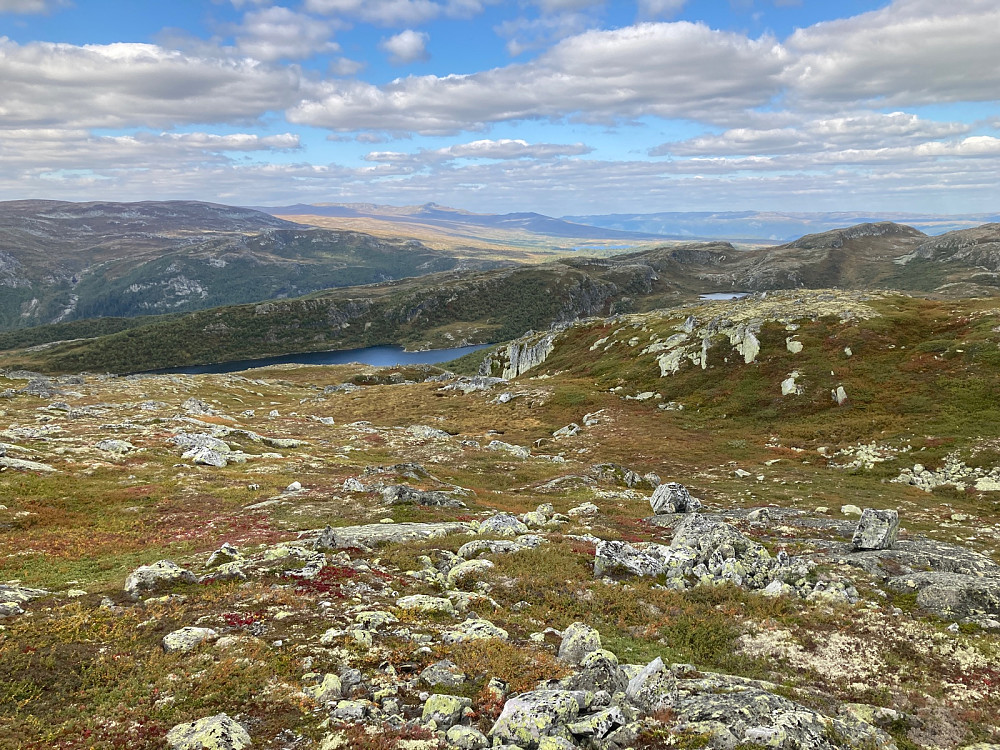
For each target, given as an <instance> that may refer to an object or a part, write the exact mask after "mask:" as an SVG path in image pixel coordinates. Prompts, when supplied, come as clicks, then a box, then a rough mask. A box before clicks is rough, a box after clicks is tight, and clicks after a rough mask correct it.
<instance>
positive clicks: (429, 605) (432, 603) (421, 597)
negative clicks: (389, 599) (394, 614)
mask: <svg viewBox="0 0 1000 750" xmlns="http://www.w3.org/2000/svg"><path fill="white" fill-rule="evenodd" d="M396 606H397V607H399V608H400V609H402V610H407V611H414V612H427V613H430V612H445V613H448V614H452V613H454V611H455V605H454V604H452V603H451V600H450V599H445V598H444V597H442V596H427V595H426V594H411V595H410V596H404V597H402V598H400V599H397V600H396Z"/></svg>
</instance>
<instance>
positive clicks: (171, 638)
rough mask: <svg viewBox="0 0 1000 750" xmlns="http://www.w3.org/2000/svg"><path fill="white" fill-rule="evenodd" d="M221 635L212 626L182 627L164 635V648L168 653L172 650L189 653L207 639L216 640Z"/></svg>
mask: <svg viewBox="0 0 1000 750" xmlns="http://www.w3.org/2000/svg"><path fill="white" fill-rule="evenodd" d="M218 637H219V634H218V633H216V632H215V631H214V630H212V629H211V628H194V627H188V628H181V629H180V630H175V631H173V632H172V633H167V635H165V636H163V650H164V651H166V652H167V653H168V654H169V653H171V652H177V651H179V652H181V653H187V652H188V651H194V650H195V649H196V648H198V646H200V645H201V644H202V643H204V642H205V641H210V640H214V639H216V638H218Z"/></svg>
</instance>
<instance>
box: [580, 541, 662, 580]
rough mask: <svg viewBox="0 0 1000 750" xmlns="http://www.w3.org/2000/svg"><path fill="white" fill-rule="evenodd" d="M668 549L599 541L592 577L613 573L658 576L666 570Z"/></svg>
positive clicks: (660, 546)
mask: <svg viewBox="0 0 1000 750" xmlns="http://www.w3.org/2000/svg"><path fill="white" fill-rule="evenodd" d="M669 550H670V548H669V547H666V546H664V545H662V544H643V545H632V544H629V543H628V542H622V541H617V540H601V541H600V542H598V543H597V550H596V552H595V554H594V575H595V576H597V577H599V578H600V577H602V576H606V575H609V574H615V573H630V574H632V575H636V576H658V575H660V573H662V572H664V570H665V569H666V557H667V556H668V555H669Z"/></svg>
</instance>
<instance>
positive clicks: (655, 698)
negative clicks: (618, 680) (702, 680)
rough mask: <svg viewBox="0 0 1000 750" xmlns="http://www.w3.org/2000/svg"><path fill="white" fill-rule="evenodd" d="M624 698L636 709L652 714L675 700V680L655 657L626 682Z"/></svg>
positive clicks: (661, 660)
mask: <svg viewBox="0 0 1000 750" xmlns="http://www.w3.org/2000/svg"><path fill="white" fill-rule="evenodd" d="M625 697H626V698H628V701H629V703H631V704H632V705H634V706H635V707H636V708H638V709H640V710H642V711H644V712H646V713H653V712H654V711H657V710H659V709H661V708H666V707H669V706H671V705H672V704H673V703H674V701H675V700H676V699H677V678H676V677H675V676H674V673H673V672H671V671H670V669H669V668H668V667H667V666H666V665H665V664H664V663H663V659H661V658H660V657H659V656H657V657H656V658H655V659H653V661H651V662H650V663H649V664H647V665H646V666H645V667H643V668H642V669H641V670H640V671H639V673H638V674H637V675H635V676H634V677H633V678H632V679H631V680H629V681H628V687H627V688H626V689H625Z"/></svg>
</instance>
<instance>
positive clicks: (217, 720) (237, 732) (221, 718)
mask: <svg viewBox="0 0 1000 750" xmlns="http://www.w3.org/2000/svg"><path fill="white" fill-rule="evenodd" d="M167 745H168V747H169V748H170V750H243V749H244V748H248V747H250V746H251V745H252V743H251V741H250V734H249V732H247V730H246V729H244V728H243V725H242V724H240V723H239V722H237V721H235V720H233V719H231V718H230V717H229V715H228V714H224V713H223V714H216V715H215V716H207V717H205V718H204V719H198V720H197V721H193V722H190V723H187V724H178V725H177V726H175V727H174V728H173V729H171V730H170V731H169V732H167Z"/></svg>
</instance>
